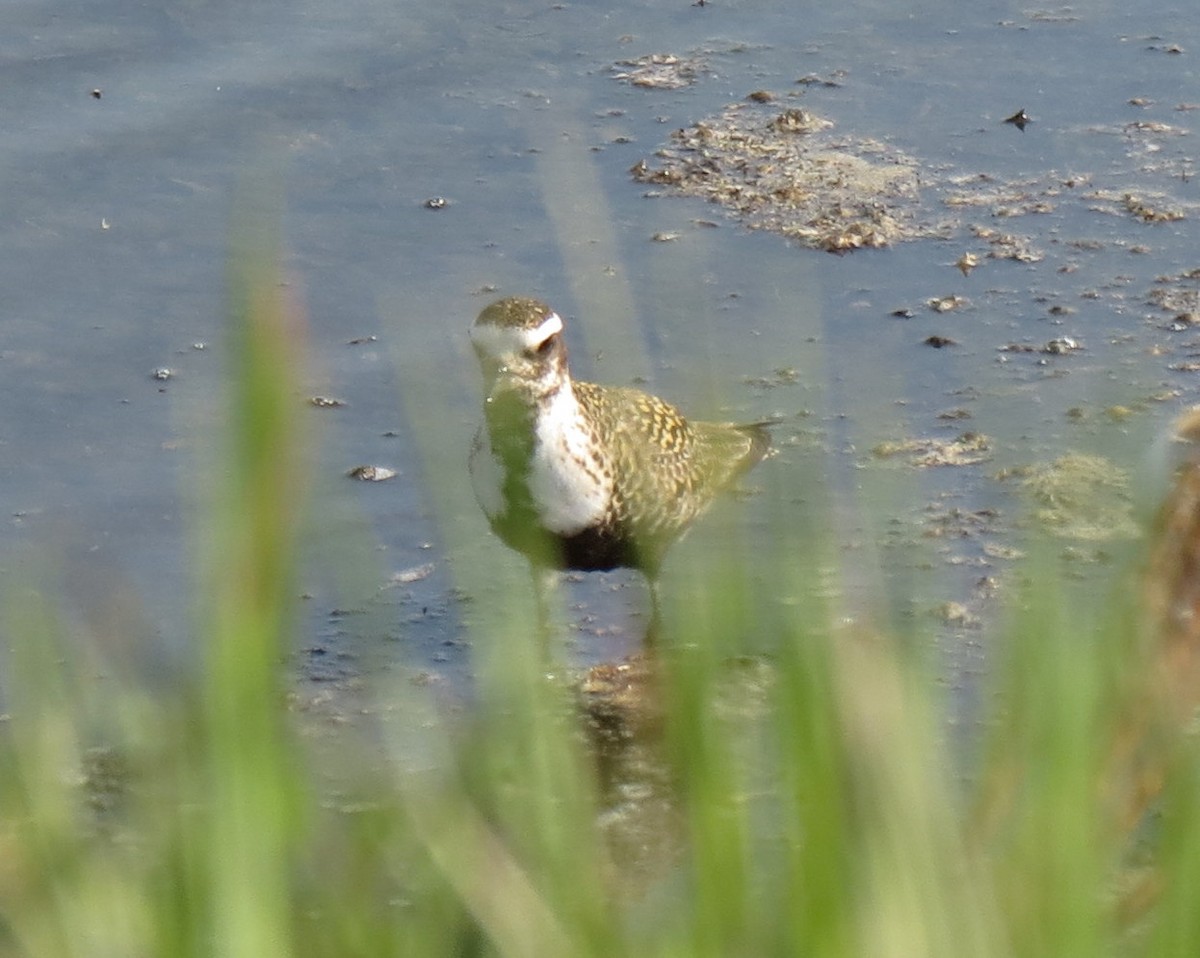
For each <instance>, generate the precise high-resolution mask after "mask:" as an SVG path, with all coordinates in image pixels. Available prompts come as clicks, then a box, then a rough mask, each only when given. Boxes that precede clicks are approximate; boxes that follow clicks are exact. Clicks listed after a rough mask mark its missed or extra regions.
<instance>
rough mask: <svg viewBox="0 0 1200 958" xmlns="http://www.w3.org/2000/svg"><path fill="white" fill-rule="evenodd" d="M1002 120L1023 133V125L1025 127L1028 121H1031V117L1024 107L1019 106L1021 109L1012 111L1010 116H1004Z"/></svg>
mask: <svg viewBox="0 0 1200 958" xmlns="http://www.w3.org/2000/svg"><path fill="white" fill-rule="evenodd" d="M1004 122H1005V123H1011V124H1012V125H1013V126H1015V127H1016V128H1017V129H1018V130H1020V131H1021V132H1022V133H1024V132H1025V127H1027V126H1028V125H1029V124H1030V123H1032V122H1033V117H1031V116H1030V115H1029V114H1028V113H1026V112H1025V108H1024V107H1021V109H1019V110H1017V112H1016V113H1014V114H1013V115H1012V116H1006V117H1005V118H1004Z"/></svg>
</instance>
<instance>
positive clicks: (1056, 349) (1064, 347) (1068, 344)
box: [1041, 336, 1083, 356]
mask: <svg viewBox="0 0 1200 958" xmlns="http://www.w3.org/2000/svg"><path fill="white" fill-rule="evenodd" d="M1082 348H1083V347H1082V346H1080V345H1079V343H1078V342H1076V341H1075V340H1074V339H1072V338H1071V337H1070V336H1060V337H1058V338H1057V339H1052V340H1050V342H1048V343H1046V345H1045V346H1043V347H1042V350H1041V351H1042V352H1043V353H1046V354H1048V355H1050V356H1061V355H1063V354H1064V353H1073V352H1075V350H1077V349H1082Z"/></svg>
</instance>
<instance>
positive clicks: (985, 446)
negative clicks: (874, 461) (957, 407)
mask: <svg viewBox="0 0 1200 958" xmlns="http://www.w3.org/2000/svg"><path fill="white" fill-rule="evenodd" d="M991 451H992V445H991V440H989V439H988V437H987V436H985V435H983V434H982V433H977V432H964V433H962V435H960V436H956V437H955V438H954V439H904V440H901V441H900V442H883V443H880V444H879V445H877V446H876V447H875V448H874V449H872V450H871V452H872V454H873V455H874V456H875V457H876V458H879V459H894V458H896V457H899V456H907V457H909V458H910V460H911V461H912V464H913V465H914V466H974V465H976V464H978V463H981V462H987V461H988V460H989V459H991Z"/></svg>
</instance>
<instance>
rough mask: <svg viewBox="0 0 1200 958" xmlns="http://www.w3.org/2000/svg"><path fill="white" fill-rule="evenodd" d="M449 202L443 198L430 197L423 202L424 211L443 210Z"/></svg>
mask: <svg viewBox="0 0 1200 958" xmlns="http://www.w3.org/2000/svg"><path fill="white" fill-rule="evenodd" d="M449 203H450V201H449V200H447V199H446V197H444V196H431V197H430V198H429V199H427V200H426V201H425V209H427V210H444V209H445V208H446V207H447V206H448V205H449Z"/></svg>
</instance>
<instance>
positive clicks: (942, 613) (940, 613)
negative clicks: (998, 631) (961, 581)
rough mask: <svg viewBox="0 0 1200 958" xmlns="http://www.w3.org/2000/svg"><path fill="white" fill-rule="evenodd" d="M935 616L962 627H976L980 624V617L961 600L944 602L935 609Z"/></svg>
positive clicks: (947, 623) (948, 623)
mask: <svg viewBox="0 0 1200 958" xmlns="http://www.w3.org/2000/svg"><path fill="white" fill-rule="evenodd" d="M933 615H934V617H935V618H937V619H940V620H941V621H942V622H945V623H946V625H953V626H957V627H958V628H960V629H975V628H978V627H979V625H980V618H979V616H977V615H976V614H975V613H974V612H972V611H971V610H970V609H968V608H967V607H966V606H965V605H963V604H962V603H961V602H943V603H942V604H941V605H939V606H936V607H935V608H934V610H933Z"/></svg>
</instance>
